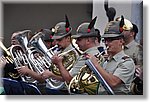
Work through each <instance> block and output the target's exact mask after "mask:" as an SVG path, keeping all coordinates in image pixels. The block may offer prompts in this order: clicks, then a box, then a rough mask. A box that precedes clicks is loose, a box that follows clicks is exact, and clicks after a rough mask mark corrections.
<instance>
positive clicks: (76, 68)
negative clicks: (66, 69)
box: [70, 47, 100, 77]
mask: <svg viewBox="0 0 150 102" xmlns="http://www.w3.org/2000/svg"><path fill="white" fill-rule="evenodd" d="M83 53H88V54H92V55H96V54H98V53H100V52H99V51H98V49H97V47H92V48H89V49H87V50H86V51H85V52H83ZM85 61H86V59H85V57H84V55H81V56H80V57H79V58H78V60H77V62H76V63H75V65H74V67H73V68H72V70H71V72H70V74H71V76H72V77H74V76H75V75H77V74H78V72H79V71H80V68H82V67H83V66H84V65H85Z"/></svg>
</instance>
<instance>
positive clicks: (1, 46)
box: [0, 41, 13, 63]
mask: <svg viewBox="0 0 150 102" xmlns="http://www.w3.org/2000/svg"><path fill="white" fill-rule="evenodd" d="M0 48H1V49H2V50H3V51H4V53H5V54H6V55H5V54H4V57H5V58H6V59H7V63H13V59H12V57H11V54H10V52H9V51H8V49H7V48H6V47H5V46H4V44H3V43H2V42H1V41H0Z"/></svg>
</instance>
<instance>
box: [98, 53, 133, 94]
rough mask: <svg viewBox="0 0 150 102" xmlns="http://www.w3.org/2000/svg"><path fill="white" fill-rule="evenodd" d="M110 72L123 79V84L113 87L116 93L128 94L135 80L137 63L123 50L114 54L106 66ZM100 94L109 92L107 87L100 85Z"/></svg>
mask: <svg viewBox="0 0 150 102" xmlns="http://www.w3.org/2000/svg"><path fill="white" fill-rule="evenodd" d="M104 69H105V70H106V71H107V72H108V73H112V74H113V75H115V76H117V77H118V78H120V79H121V80H122V82H123V83H122V84H121V85H119V86H117V87H116V88H114V89H113V91H114V93H115V94H128V93H129V90H130V89H129V87H130V84H131V82H132V80H133V76H134V72H135V64H134V62H133V60H132V59H131V58H130V57H129V56H128V55H126V54H125V53H124V51H121V52H119V53H117V54H116V55H115V56H113V57H112V58H111V59H110V60H109V61H108V62H107V64H106V67H105V68H104ZM99 94H107V92H106V91H105V89H104V88H103V87H102V86H101V85H100V88H99Z"/></svg>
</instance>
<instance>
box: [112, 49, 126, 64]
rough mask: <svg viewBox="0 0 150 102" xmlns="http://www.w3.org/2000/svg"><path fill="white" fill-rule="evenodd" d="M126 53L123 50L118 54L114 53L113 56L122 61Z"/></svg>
mask: <svg viewBox="0 0 150 102" xmlns="http://www.w3.org/2000/svg"><path fill="white" fill-rule="evenodd" d="M124 55H125V54H124V51H123V50H122V51H120V52H119V53H117V54H116V55H114V56H113V57H112V59H114V60H115V61H116V62H117V61H120V60H121V59H122V57H123V56H124Z"/></svg>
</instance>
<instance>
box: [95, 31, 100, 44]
mask: <svg viewBox="0 0 150 102" xmlns="http://www.w3.org/2000/svg"><path fill="white" fill-rule="evenodd" d="M95 31H96V33H97V35H98V36H97V39H98V42H99V43H100V41H101V34H100V31H99V29H95Z"/></svg>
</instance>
